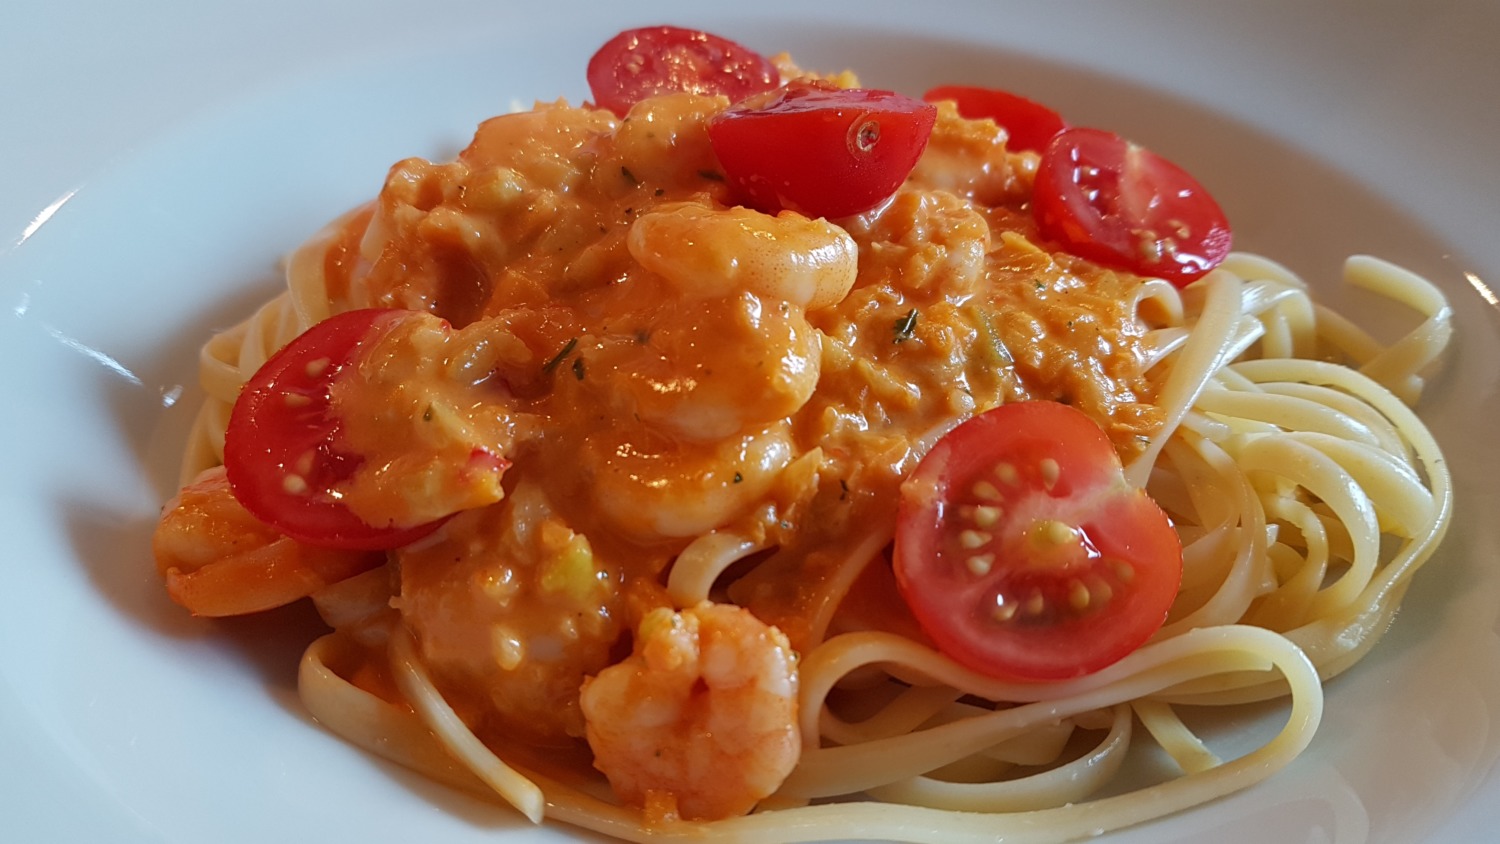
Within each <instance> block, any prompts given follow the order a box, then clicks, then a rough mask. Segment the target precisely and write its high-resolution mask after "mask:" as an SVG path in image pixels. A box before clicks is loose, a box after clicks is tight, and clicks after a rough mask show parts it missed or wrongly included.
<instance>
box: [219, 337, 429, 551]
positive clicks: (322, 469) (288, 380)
mask: <svg viewBox="0 0 1500 844" xmlns="http://www.w3.org/2000/svg"><path fill="white" fill-rule="evenodd" d="M409 313H410V312H409V311H402V310H391V309H384V308H367V309H363V310H355V311H347V312H345V313H342V314H338V315H336V316H333V317H329V318H328V319H326V320H324V321H322V322H320V323H318V324H317V325H315V326H313V327H312V328H309V329H308V330H307V331H305V332H303V333H302V334H301V335H299V336H298V337H296V338H295V339H293V340H292V341H291V342H290V343H288V344H287V345H286V346H284V347H283V348H282V349H281V350H280V351H278V352H277V353H276V354H274V355H272V356H271V358H270V359H269V360H267V361H266V362H265V364H264V365H262V366H261V368H260V369H259V370H257V371H256V373H255V375H253V376H252V377H251V378H250V380H249V382H247V383H246V384H245V387H244V389H243V390H242V391H241V392H240V397H239V399H238V400H237V401H236V402H235V404H234V410H233V411H232V412H231V414H230V417H229V428H228V430H227V431H226V432H225V435H224V468H225V471H226V472H227V473H228V477H229V485H230V488H231V489H232V490H233V492H234V496H235V498H236V499H238V500H239V502H240V504H242V505H243V506H244V508H245V509H246V510H249V511H250V513H251V514H252V515H254V516H255V517H256V518H257V519H259V520H261V521H262V522H265V523H266V524H268V525H270V526H272V527H274V528H276V529H277V530H278V531H280V532H281V533H283V534H285V535H286V536H289V537H291V538H292V539H295V540H297V541H298V542H302V543H306V544H308V545H315V546H320V547H325V548H346V549H364V550H378V549H385V548H397V547H400V546H402V545H406V544H409V543H411V542H413V541H415V540H417V539H420V538H421V537H423V536H426V535H427V534H429V533H431V532H432V531H434V530H436V529H437V527H438V526H439V525H440V524H441V520H439V521H434V522H429V523H426V524H422V525H412V526H377V525H370V524H367V523H366V522H364V521H362V520H361V519H360V518H359V517H357V516H355V515H354V513H352V512H351V511H350V510H349V508H348V507H346V506H344V505H343V504H342V503H341V502H339V501H338V500H337V492H336V487H337V485H338V484H339V483H340V482H343V481H346V480H348V479H349V478H350V477H351V476H352V475H353V474H354V472H355V470H357V469H358V468H359V465H360V463H361V462H362V461H363V458H361V457H360V456H359V455H357V454H350V453H347V452H344V451H340V450H339V443H338V440H339V431H340V430H341V428H342V422H341V420H340V419H339V418H338V416H337V414H336V413H335V412H334V410H333V407H332V404H331V399H330V395H329V387H330V385H331V384H332V383H333V382H334V380H335V379H337V378H338V377H339V374H340V372H341V371H342V370H344V369H345V368H346V367H348V366H350V365H351V364H353V363H354V362H356V361H357V360H358V359H359V355H360V352H361V350H362V349H363V348H364V347H365V346H366V345H368V344H370V343H372V342H374V341H375V340H377V339H379V338H380V337H381V336H383V334H384V333H385V332H386V331H388V330H389V329H390V328H391V327H393V326H394V325H395V323H396V322H398V321H400V320H402V319H404V318H406V316H407V315H408V314H409ZM289 478H296V479H297V480H295V481H289V480H288V479H289ZM299 487H305V489H300V488H299Z"/></svg>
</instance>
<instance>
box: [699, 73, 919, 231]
mask: <svg viewBox="0 0 1500 844" xmlns="http://www.w3.org/2000/svg"><path fill="white" fill-rule="evenodd" d="M936 119H937V108H936V107H935V106H932V105H930V104H928V103H924V102H921V101H920V100H914V99H911V98H910V97H905V96H902V95H901V94H897V93H894V92H892V91H878V90H872V89H864V88H836V87H833V86H831V85H828V84H825V83H819V82H810V81H806V80H796V81H793V82H791V83H789V84H788V85H786V86H785V87H782V88H779V89H777V90H775V91H771V92H768V93H765V94H761V95H759V96H756V97H751V98H750V99H748V100H745V101H744V102H741V103H738V104H736V105H734V106H732V107H731V108H729V109H728V110H727V111H724V112H722V113H720V114H718V115H716V116H715V117H714V118H713V119H712V120H711V121H710V122H709V125H708V137H709V140H710V142H711V143H712V144H713V148H714V154H715V155H717V156H718V158H719V163H720V164H722V165H723V166H724V175H725V178H726V179H727V180H728V181H729V182H730V184H731V185H732V186H733V187H734V188H735V190H736V192H737V194H738V196H739V197H740V198H741V200H742V201H743V204H744V205H747V206H749V207H751V208H755V209H757V210H759V211H764V212H766V213H768V214H774V213H777V212H779V211H782V210H791V211H797V212H799V213H802V214H805V215H807V216H809V217H847V216H849V215H851V214H858V213H861V212H863V211H868V210H870V209H871V208H874V207H875V206H876V205H878V204H880V203H881V202H882V201H883V200H885V199H886V198H888V197H889V196H890V195H891V194H893V193H895V192H896V189H897V188H899V187H900V186H901V183H902V182H904V181H905V180H906V177H907V176H908V175H910V173H911V171H912V168H913V167H915V166H916V164H917V159H918V158H920V157H921V155H922V151H923V150H924V149H926V148H927V140H928V138H929V137H930V136H931V135H932V126H933V123H934V122H935V121H936Z"/></svg>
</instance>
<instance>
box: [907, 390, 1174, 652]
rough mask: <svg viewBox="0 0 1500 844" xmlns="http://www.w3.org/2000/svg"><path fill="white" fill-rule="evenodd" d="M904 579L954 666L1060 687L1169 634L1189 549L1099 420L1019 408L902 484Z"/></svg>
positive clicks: (973, 427)
mask: <svg viewBox="0 0 1500 844" xmlns="http://www.w3.org/2000/svg"><path fill="white" fill-rule="evenodd" d="M895 572H896V581H897V583H898V585H899V586H900V588H901V593H902V595H903V597H905V599H906V602H907V604H908V605H909V606H910V607H911V610H912V613H913V614H914V615H915V616H916V617H917V621H918V622H919V623H920V624H921V626H922V629H923V630H925V631H926V632H927V635H928V636H930V637H931V638H932V640H933V642H935V643H936V644H937V646H938V649H939V650H941V651H942V652H943V653H945V654H947V655H948V656H949V657H951V658H953V659H954V660H956V661H958V662H960V663H962V664H964V665H966V666H968V667H970V668H972V669H974V670H976V671H980V672H983V673H985V674H989V675H991V676H995V677H1001V678H1006V679H1011V680H1062V679H1067V678H1071V677H1079V676H1082V675H1084V674H1088V673H1091V672H1094V671H1097V670H1099V669H1100V668H1103V667H1105V666H1106V665H1109V664H1111V663H1113V662H1115V661H1116V660H1119V659H1120V658H1121V657H1123V656H1125V655H1126V654H1128V653H1130V652H1131V651H1133V650H1135V649H1136V648H1137V647H1139V646H1140V645H1141V644H1142V643H1144V642H1145V641H1146V640H1147V639H1149V638H1150V637H1151V634H1152V633H1154V632H1155V631H1156V630H1157V629H1158V628H1159V627H1161V625H1162V622H1163V621H1164V620H1165V619H1166V616H1167V611H1168V609H1169V608H1170V607H1171V605H1172V601H1173V600H1174V599H1175V598H1176V596H1177V588H1178V585H1179V583H1180V582H1181V579H1182V546H1181V543H1180V541H1179V540H1178V537H1177V532H1176V531H1175V530H1174V529H1173V528H1172V525H1171V522H1170V520H1169V519H1168V518H1167V516H1166V514H1165V513H1163V512H1162V510H1161V508H1160V507H1157V506H1156V503H1155V502H1154V501H1152V500H1151V498H1150V497H1149V496H1147V495H1146V493H1145V492H1143V491H1141V490H1138V489H1135V488H1133V487H1130V486H1128V485H1126V483H1125V478H1124V474H1123V472H1122V470H1121V468H1120V461H1119V458H1118V457H1117V456H1116V455H1115V451H1114V448H1113V447H1112V446H1111V445H1110V443H1109V439H1108V438H1107V437H1106V436H1105V435H1104V432H1103V431H1102V430H1100V428H1099V427H1098V426H1097V425H1096V424H1094V422H1093V421H1092V420H1091V419H1089V418H1088V417H1087V416H1085V415H1084V414H1083V413H1081V412H1079V411H1078V410H1075V409H1073V408H1071V407H1068V406H1066V405H1062V404H1057V403H1055V402H1041V401H1037V402H1021V403H1017V404H1008V405H1002V406H1000V407H998V408H995V409H994V410H990V411H987V412H985V413H982V414H980V415H978V416H975V417H974V418H972V419H970V420H968V421H967V422H964V423H963V424H962V425H959V426H958V427H957V428H955V429H953V430H952V431H951V432H949V433H948V435H947V436H945V437H944V438H943V439H941V440H939V441H938V443H937V445H936V446H934V447H933V449H932V451H931V452H930V453H929V454H928V455H927V456H926V457H925V458H923V460H922V462H921V464H919V465H918V467H917V469H916V471H915V472H913V473H912V475H911V477H910V478H908V479H907V480H906V481H905V483H903V484H902V487H901V504H900V515H899V521H898V522H897V527H896V542H895Z"/></svg>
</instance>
